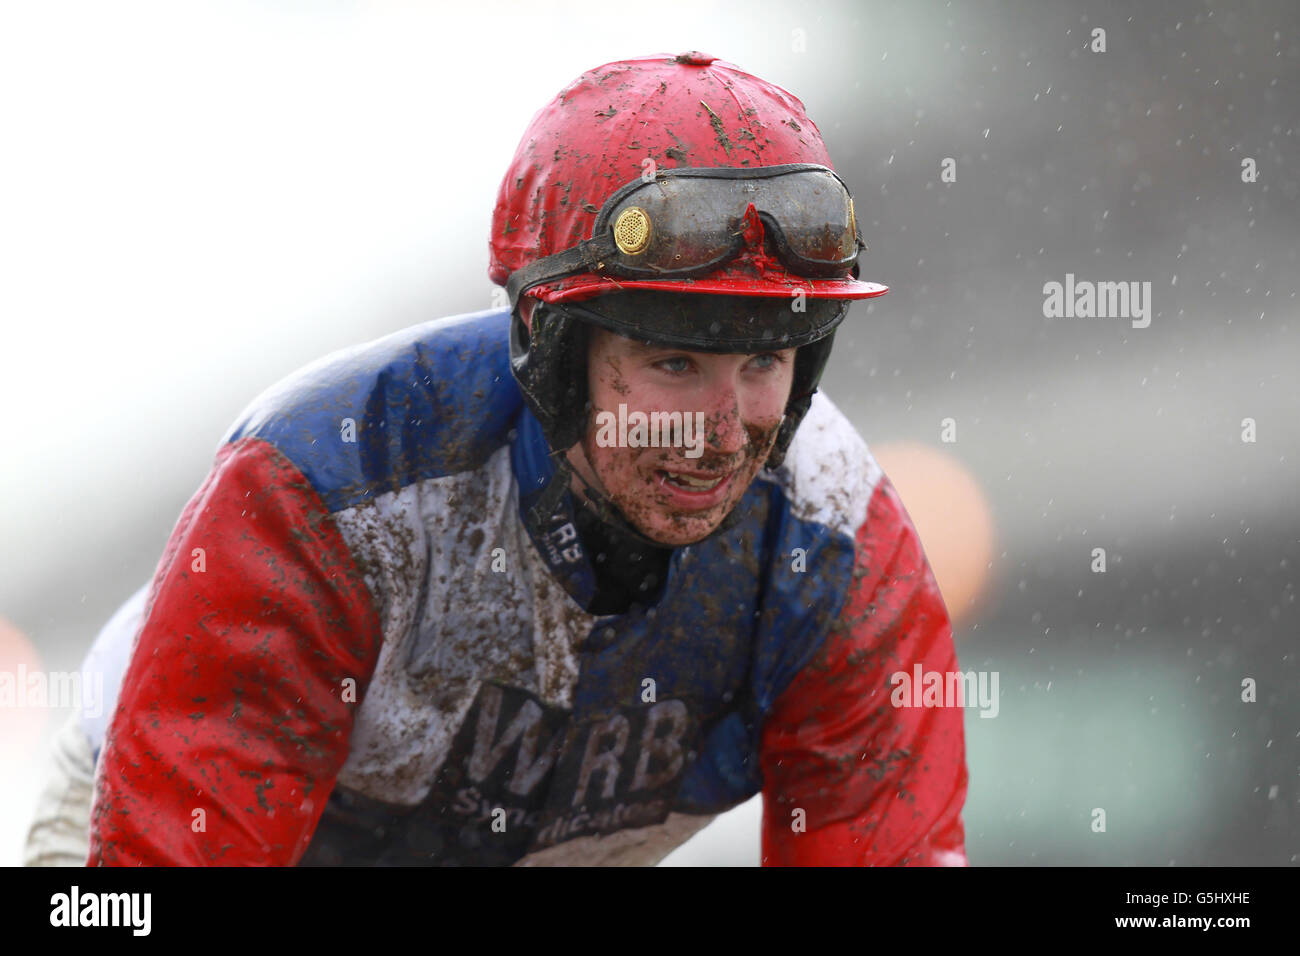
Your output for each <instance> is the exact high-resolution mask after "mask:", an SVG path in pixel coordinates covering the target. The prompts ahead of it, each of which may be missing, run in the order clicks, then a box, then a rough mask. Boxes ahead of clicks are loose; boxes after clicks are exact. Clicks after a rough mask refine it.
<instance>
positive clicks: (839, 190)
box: [506, 163, 866, 303]
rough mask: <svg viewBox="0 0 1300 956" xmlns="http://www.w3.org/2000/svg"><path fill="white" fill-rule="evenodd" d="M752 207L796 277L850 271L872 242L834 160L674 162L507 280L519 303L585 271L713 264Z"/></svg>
mask: <svg viewBox="0 0 1300 956" xmlns="http://www.w3.org/2000/svg"><path fill="white" fill-rule="evenodd" d="M751 206H752V207H753V209H754V211H755V212H756V213H757V217H758V219H759V220H760V221H761V222H762V224H763V228H764V234H765V235H767V236H770V237H771V239H772V244H773V246H774V247H775V250H776V254H777V258H779V259H780V260H781V262H782V264H783V265H784V266H785V267H786V269H788V270H789V271H790V272H793V273H794V274H796V275H800V276H805V277H809V278H823V279H830V278H843V277H846V276H848V275H850V274H852V271H853V268H854V266H855V265H856V263H857V258H858V253H859V252H860V251H861V250H862V249H865V248H866V246H865V244H864V243H863V242H862V240H861V238H860V237H859V236H858V226H857V220H856V218H855V217H854V212H853V197H852V196H851V195H849V190H848V187H847V186H846V185H845V184H844V181H843V180H842V179H840V177H839V176H837V175H836V174H835V172H834V171H833V170H831V169H828V168H827V167H825V166H819V165H816V164H814V163H788V164H786V165H782V166H759V167H754V168H748V167H731V166H723V167H716V168H714V167H709V168H699V167H688V168H684V169H664V170H658V171H656V173H655V176H654V178H653V179H652V180H648V181H643V180H640V179H637V180H634V181H632V182H630V183H628V184H626V185H625V186H622V187H620V188H619V189H618V190H617V191H616V192H614V193H613V194H612V195H611V196H610V197H609V198H608V199H607V200H606V201H605V204H604V205H603V206H602V207H601V209H600V212H599V213H598V214H597V216H596V222H595V225H594V226H593V227H592V233H591V235H592V238H590V239H584V240H582V241H581V242H579V243H578V244H577V245H576V246H574V247H573V248H571V249H566V250H565V251H564V252H558V253H555V254H554V255H550V256H546V257H545V258H543V259H539V260H537V261H536V262H533V263H530V264H529V265H527V266H525V267H524V268H522V269H519V270H516V271H515V272H514V273H512V274H511V275H510V278H509V280H508V281H507V283H506V288H507V290H508V291H509V294H510V301H511V303H514V302H516V301H517V300H518V297H519V295H521V294H522V293H524V292H526V291H528V290H529V289H531V288H533V287H534V286H537V285H542V284H544V283H547V282H552V281H555V280H557V279H562V278H565V277H567V276H571V275H577V274H580V273H587V272H590V273H594V274H597V275H604V276H615V277H619V278H628V279H646V278H671V277H681V278H688V277H692V276H698V275H703V274H706V273H709V272H712V271H714V270H716V269H718V268H719V267H721V266H722V265H724V264H726V263H727V262H729V261H730V260H732V259H734V258H736V257H737V256H738V255H739V254H740V253H741V251H742V250H743V249H744V247H745V245H746V243H747V242H748V241H749V240H750V238H751V230H750V229H749V228H748V224H747V222H746V220H747V219H748V218H750V213H749V210H750V207H751Z"/></svg>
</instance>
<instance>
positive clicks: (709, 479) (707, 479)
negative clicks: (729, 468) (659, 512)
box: [659, 469, 732, 494]
mask: <svg viewBox="0 0 1300 956" xmlns="http://www.w3.org/2000/svg"><path fill="white" fill-rule="evenodd" d="M731 474H732V473H731V472H726V473H725V474H721V475H700V474H693V473H691V472H685V471H667V470H665V469H660V470H659V479H660V481H662V482H663V483H664V484H665V485H667V486H669V487H670V488H674V489H676V490H678V491H682V492H685V493H687V494H707V493H709V492H710V491H715V490H716V489H718V488H719V487H721V486H722V485H723V484H725V483H726V482H727V480H728V479H729V478H730V477H731Z"/></svg>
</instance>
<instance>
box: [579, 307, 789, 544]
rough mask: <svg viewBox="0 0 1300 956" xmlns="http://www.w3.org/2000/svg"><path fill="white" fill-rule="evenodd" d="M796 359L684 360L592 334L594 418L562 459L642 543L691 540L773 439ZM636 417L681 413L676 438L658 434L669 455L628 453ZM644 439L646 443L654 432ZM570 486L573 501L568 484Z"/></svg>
mask: <svg viewBox="0 0 1300 956" xmlns="http://www.w3.org/2000/svg"><path fill="white" fill-rule="evenodd" d="M794 356H795V350H794V349H783V350H781V351H778V352H761V353H755V354H751V355H737V354H725V355H720V354H716V353H711V352H688V351H685V350H683V349H679V348H671V347H665V346H659V345H649V344H646V343H643V342H639V341H636V340H633V339H628V338H624V337H622V336H620V335H615V334H614V333H612V332H607V331H605V330H603V329H599V328H594V327H593V328H592V329H591V335H590V345H589V347H588V359H587V362H588V364H587V378H588V389H589V395H590V399H591V404H592V417H591V419H590V420H589V421H588V425H587V437H586V438H585V439H584V440H583V442H582V443H581V444H580V445H575V446H574V447H573V448H571V449H569V452H568V458H569V461H570V462H572V463H573V466H574V468H575V470H577V471H578V472H579V473H580V474H582V475H583V476H584V477H586V479H587V480H588V481H589V482H591V484H593V485H594V486H595V487H596V488H597V489H599V490H601V491H603V492H604V494H605V495H607V496H608V497H609V498H610V499H611V500H612V501H613V502H614V504H616V505H617V506H618V507H619V509H620V510H621V511H622V512H623V514H624V515H626V516H627V517H628V519H629V520H630V521H631V522H632V523H633V524H634V525H635V526H636V527H637V529H638V530H639V531H640V532H641V533H642V534H644V535H645V536H646V537H648V538H651V539H653V540H655V541H659V542H661V543H663V544H665V545H670V546H673V547H679V546H681V545H685V544H690V543H692V542H694V541H699V540H700V539H701V538H703V537H705V536H706V535H708V534H709V533H710V532H711V531H713V530H714V529H715V528H716V527H717V526H718V525H719V524H721V523H722V520H723V519H724V518H725V517H726V516H727V514H728V513H729V512H730V511H731V509H732V508H734V507H735V506H736V504H737V503H738V502H739V501H740V499H741V497H742V496H743V495H744V493H745V490H746V489H747V488H748V487H749V484H750V482H751V481H753V479H754V476H755V475H756V474H757V473H758V470H759V469H760V468H761V467H762V466H763V462H764V461H765V460H766V458H767V455H768V452H769V451H770V450H771V448H772V443H773V442H774V441H776V435H777V430H778V428H779V427H780V425H781V419H782V417H783V415H784V412H785V406H786V401H787V399H788V398H789V395H790V384H791V382H792V381H793V379H794ZM620 404H621V405H623V406H624V407H625V410H624V414H623V421H624V422H626V426H625V428H623V429H620V427H619V405H620ZM637 412H640V413H642V414H643V415H644V416H645V419H646V420H648V423H649V424H651V425H653V423H654V421H655V420H656V418H658V420H659V421H661V422H662V421H663V420H664V419H663V416H662V415H661V416H655V415H654V414H653V413H655V412H659V413H672V412H677V413H680V418H681V421H682V427H681V429H680V430H678V431H670V430H669V429H668V428H664V429H662V430H661V431H660V432H659V434H660V436H661V438H663V437H667V436H672V437H673V439H674V440H675V441H676V445H675V447H662V446H663V445H664V444H666V443H667V442H666V441H661V442H660V445H661V447H647V443H646V442H645V441H641V442H639V444H640V447H630V446H632V445H634V444H637V443H638V442H637V439H638V437H639V436H638V435H637V430H636V423H637V416H636V415H635V414H634V413H637ZM602 413H604V414H603V415H602ZM699 424H702V425H703V428H702V429H700V430H699V432H700V433H699V434H697V433H696V427H697V425H699ZM643 434H645V436H646V438H647V439H648V438H649V437H650V435H652V434H654V432H653V430H652V429H650V428H648V429H647V430H646V432H644V433H643ZM624 436H626V439H627V440H626V441H622V439H623V438H624ZM611 439H613V440H611ZM573 488H574V492H575V494H577V495H579V496H581V494H582V485H581V483H580V482H579V481H578V480H577V478H576V477H575V479H574V482H573Z"/></svg>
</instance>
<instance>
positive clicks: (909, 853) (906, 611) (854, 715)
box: [761, 477, 967, 866]
mask: <svg viewBox="0 0 1300 956" xmlns="http://www.w3.org/2000/svg"><path fill="white" fill-rule="evenodd" d="M855 550H856V557H855V568H854V573H853V580H852V583H851V585H850V591H849V595H848V599H847V601H846V602H845V606H844V610H843V612H842V613H841V615H840V617H839V620H838V621H837V622H836V623H835V625H833V626H832V627H831V629H830V633H829V634H828V635H827V637H826V639H825V642H824V643H823V645H822V647H821V648H820V649H819V650H818V652H817V654H816V655H814V657H813V659H812V661H811V662H810V663H809V664H808V665H807V666H805V667H804V668H803V669H802V670H801V671H800V672H799V673H798V674H797V675H796V676H795V678H794V680H793V681H792V682H791V683H790V686H789V687H788V688H786V690H785V692H784V693H783V694H782V695H781V696H780V698H778V700H777V701H776V703H775V705H774V708H773V711H772V713H771V714H770V715H769V717H768V720H767V721H766V723H765V724H764V727H763V737H762V756H761V761H762V768H763V779H764V788H763V865H764V866H799V865H804V866H895V865H912V866H916V865H921V866H925V865H956V866H963V865H966V864H967V860H966V851H965V846H964V843H965V837H964V833H963V830H962V822H961V809H962V805H963V804H964V803H965V800H966V779H967V778H966V757H965V739H964V729H963V727H964V725H963V711H962V708H961V707H895V706H893V705H892V703H891V694H892V693H893V692H894V690H895V687H894V686H893V685H891V683H890V678H891V676H892V675H893V674H895V673H896V672H899V671H903V672H906V673H908V674H909V675H910V674H912V673H913V667H914V665H915V664H916V663H917V662H920V663H921V665H922V667H923V670H924V671H925V672H929V671H940V672H943V673H944V674H947V673H949V672H953V671H956V670H957V656H956V651H955V648H954V646H953V640H952V626H951V624H950V623H949V619H948V612H947V610H946V608H945V607H944V604H943V599H942V598H941V597H940V594H939V589H938V586H937V585H936V584H935V581H934V576H933V574H932V573H931V571H930V567H929V564H928V562H927V561H926V559H925V554H924V552H923V551H922V550H921V543H920V540H919V539H918V537H917V534H916V529H915V528H914V527H913V526H912V522H911V519H910V518H909V517H908V516H907V512H906V510H905V509H904V508H903V504H902V502H901V501H900V500H899V498H898V494H897V492H896V491H895V490H894V488H893V486H892V485H891V484H890V482H889V479H888V478H887V477H882V479H881V480H880V482H879V484H878V485H877V486H876V489H875V492H874V494H873V496H872V499H871V503H870V507H869V509H868V514H867V519H866V521H865V522H864V523H863V525H862V527H861V528H859V530H858V533H857V540H856V543H855ZM796 810H803V811H804V813H803V816H802V824H803V827H804V828H805V829H804V830H803V831H802V832H799V828H798V826H797V824H798V822H799V821H800V816H799V815H798V814H796V813H795V812H794V811H796Z"/></svg>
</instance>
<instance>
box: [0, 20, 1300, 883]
mask: <svg viewBox="0 0 1300 956" xmlns="http://www.w3.org/2000/svg"><path fill="white" fill-rule="evenodd" d="M1298 26H1300V7H1297V6H1296V4H1295V3H1293V2H1289V0H1287V2H1277V3H1249V2H1240V0H1232V2H1227V0H1216V2H1182V3H1173V2H1142V3H1116V2H1077V3H1065V2H1041V0H1040V2H1019V3H1017V2H1009V3H1000V4H996V5H994V4H983V3H971V4H958V3H952V4H943V3H926V2H918V3H908V4H898V3H889V4H886V3H869V2H836V0H821V2H818V3H816V4H806V3H795V2H755V0H747V2H736V3H722V2H709V0H691V2H689V3H665V2H660V3H655V4H653V5H648V6H643V5H641V4H626V5H611V4H608V3H596V2H582V3H576V2H574V3H556V2H540V0H539V2H533V3H529V4H527V5H523V4H519V5H515V4H504V3H499V2H493V0H478V2H476V3H473V4H469V5H465V6H464V7H462V8H459V9H450V8H448V7H447V6H446V5H444V4H440V3H434V2H428V3H416V2H396V0H389V2H383V0H371V2H367V0H333V2H331V0H311V2H308V0H301V2H293V0H263V2H253V0H221V2H219V3H218V2H212V3H204V2H194V0H157V2H144V0H119V2H117V3H114V4H102V3H97V2H93V0H81V2H71V0H43V2H42V3H39V4H5V5H3V7H0V129H3V135H4V142H5V146H4V148H3V150H0V256H2V258H0V262H2V263H3V266H2V267H0V322H2V323H3V338H0V343H2V344H0V399H2V400H3V403H2V405H0V407H3V408H4V409H5V411H6V414H5V417H4V439H5V440H4V441H3V442H0V462H2V467H0V491H2V493H0V543H2V544H3V547H2V548H0V619H2V620H0V671H9V672H11V673H14V672H16V671H17V668H18V667H19V666H20V665H21V666H23V667H25V668H26V669H27V670H28V671H31V670H36V669H38V668H43V669H45V670H47V671H59V670H74V669H76V668H77V667H78V666H79V664H80V661H81V659H82V656H83V655H84V653H85V651H86V650H87V648H88V647H89V645H90V642H91V640H92V639H93V637H94V635H95V633H96V632H97V631H98V629H99V627H100V626H101V625H102V624H103V622H104V621H105V620H106V619H107V618H108V617H109V615H110V614H111V613H112V612H113V611H114V610H115V609H116V608H117V606H118V604H119V603H120V602H121V601H123V600H124V599H125V598H126V597H127V596H128V595H129V594H130V593H131V592H132V591H133V590H134V589H135V588H136V587H138V586H139V585H140V584H141V583H143V582H144V581H146V580H147V579H148V577H149V576H150V575H151V574H152V572H153V570H154V567H155V565H156V563H157V561H158V559H159V557H160V555H161V553H162V549H163V546H164V544H165V543H166V541H167V538H168V535H169V533H170V531H171V528H172V526H173V523H174V522H175V520H176V518H177V517H178V516H179V514H180V512H181V509H182V508H183V507H184V505H185V503H186V501H187V500H188V499H189V497H190V495H191V494H193V492H194V491H195V490H196V489H197V488H198V486H199V484H200V483H201V481H202V480H203V478H204V476H205V475H206V473H207V470H208V467H209V464H210V461H211V458H212V455H213V452H214V450H215V448H216V444H217V442H218V440H219V439H220V438H221V436H222V434H223V433H224V431H225V430H226V428H227V427H228V426H229V424H230V423H231V422H232V421H233V419H234V418H235V416H236V415H237V414H238V413H239V411H240V410H241V409H242V408H243V407H244V405H245V404H246V403H247V402H248V401H249V400H250V399H251V398H252V397H253V396H255V395H256V394H257V393H258V392H260V391H261V390H262V389H263V388H265V387H266V386H268V385H270V384H272V383H273V382H275V381H276V380H278V379H279V378H281V377H282V376H284V375H286V374H288V373H289V372H291V371H293V370H294V369H295V368H297V367H299V366H301V365H303V364H305V363H307V362H309V361H311V360H312V359H314V358H316V357H318V356H320V355H322V354H324V353H326V352H328V351H331V350H333V349H337V348H341V347H343V346H346V345H349V344H352V343H357V342H362V341H366V340H368V339H371V338H375V337H377V336H380V335H384V334H386V333H388V332H391V331H393V330H396V329H399V328H402V327H403V326H406V325H409V324H412V323H416V322H421V321H425V320H427V319H431V318H436V317H439V316H443V315H453V314H457V313H461V312H468V311H477V310H480V309H485V308H489V307H491V306H493V304H494V303H493V299H492V293H493V287H492V285H491V284H490V282H489V280H488V278H487V274H486V270H487V233H488V223H489V219H490V216H491V210H492V205H493V202H494V200H495V194H496V189H497V186H498V183H499V178H500V176H501V175H502V174H503V173H504V170H505V167H506V165H507V163H508V162H509V160H510V158H511V156H512V154H513V152H514V149H515V147H516V145H517V142H518V139H519V136H520V135H521V133H522V131H523V129H524V127H525V125H526V124H527V122H528V120H529V119H530V118H531V116H532V114H533V113H534V112H535V111H536V110H537V109H538V108H540V107H541V106H542V105H543V104H544V103H545V102H546V101H547V100H548V99H549V98H550V97H551V96H553V95H554V94H555V93H556V92H557V91H558V90H559V89H560V88H561V87H563V86H564V85H566V84H567V83H568V82H569V81H570V80H572V79H573V78H574V77H576V76H577V75H578V74H579V73H581V72H582V71H584V70H586V69H588V68H591V67H594V66H596V65H598V64H601V63H604V62H608V61H610V60H615V59H620V58H624V57H628V56H638V55H643V54H647V53H656V52H665V53H679V52H683V51H686V50H690V49H698V50H703V51H706V52H708V53H711V54H714V55H716V56H719V57H721V58H723V59H725V60H729V61H731V62H733V63H736V64H738V65H739V66H741V67H742V68H744V69H746V70H748V71H750V72H753V73H755V74H757V75H759V76H761V77H763V78H765V79H768V80H770V81H772V82H774V83H777V84H778V85H780V86H783V87H785V88H786V89H788V90H790V91H791V92H792V93H794V94H795V95H796V96H798V97H800V98H801V99H802V100H803V101H804V103H805V105H806V106H807V108H808V112H809V115H811V116H812V117H813V118H814V119H815V120H816V122H817V124H818V126H819V127H820V128H821V131H822V133H823V135H824V137H825V139H826V142H827V145H828V147H829V149H830V152H831V155H832V157H834V159H835V163H836V168H837V169H838V171H839V172H840V173H841V175H842V176H843V177H844V178H845V180H846V181H847V182H848V183H849V185H850V188H852V189H853V190H854V193H855V196H856V203H857V209H858V218H859V222H860V223H861V226H862V230H863V232H864V235H865V238H866V240H867V243H868V245H869V247H870V249H869V252H868V253H866V255H865V256H864V259H863V278H866V279H872V280H876V281H880V282H884V283H885V284H887V285H889V286H890V287H891V289H892V291H891V292H890V294H889V295H887V296H885V297H883V298H881V299H877V300H874V301H872V302H871V303H870V304H868V303H858V304H856V305H855V306H854V311H853V312H852V313H851V314H850V317H849V319H848V320H847V321H846V323H845V325H844V327H843V329H842V331H841V332H840V333H839V336H838V338H837V344H836V350H835V355H834V357H833V358H832V360H831V365H830V368H829V371H828V373H827V376H826V379H825V384H824V389H825V390H826V391H827V393H828V394H829V395H830V396H831V397H832V398H833V399H834V400H835V401H836V402H837V403H838V404H839V405H840V407H841V408H842V409H843V410H844V411H845V413H846V414H847V415H848V416H849V417H850V419H852V421H853V422H854V423H855V424H856V426H857V427H858V429H859V431H860V432H861V433H862V434H863V436H864V437H865V438H866V439H867V441H868V443H869V444H870V445H871V447H872V448H873V450H875V452H876V454H877V457H878V458H879V460H880V461H881V464H882V465H883V466H884V468H885V470H886V472H887V473H888V474H889V475H890V476H891V477H892V478H893V480H894V482H895V484H896V485H897V486H898V488H899V490H900V493H901V494H902V496H903V499H904V501H905V503H906V504H907V506H908V508H909V511H910V512H911V514H912V516H913V519H914V521H915V523H916V524H917V526H918V529H919V530H920V532H921V535H922V540H923V541H924V543H925V547H926V551H927V553H928V554H929V556H930V558H931V560H932V563H933V565H934V567H935V570H936V573H937V575H938V577H939V579H940V583H941V586H942V587H943V590H944V594H945V598H946V600H947V602H948V605H949V608H950V611H951V613H952V616H953V617H954V620H955V634H956V639H957V647H958V654H959V656H960V660H961V664H962V667H963V668H965V669H978V670H991V671H997V672H998V673H999V675H1000V691H1001V701H1000V708H999V712H998V715H997V717H996V718H995V719H981V718H980V717H979V712H978V711H977V710H974V709H971V710H968V711H967V720H966V727H967V744H968V763H969V767H970V775H971V777H970V793H969V799H968V801H967V805H966V809H965V813H964V819H965V823H966V829H967V851H968V854H969V857H970V860H971V862H972V863H973V864H977V865H1060V864H1117V865H1136V864H1144V865H1178V866H1182V865H1204V864H1226V865H1240V864H1269V865H1294V864H1295V863H1296V862H1297V861H1300V736H1298V735H1300V669H1298V668H1297V644H1298V643H1300V609H1298V608H1297V602H1296V581H1297V574H1296V570H1297V565H1298V564H1300V421H1298V420H1297V411H1298V410H1300V384H1298V382H1300V328H1298V327H1297V326H1298V325H1300V299H1298V298H1297V288H1298V284H1300V279H1298V278H1297V276H1300V203H1298V202H1297V198H1298V193H1300V164H1298V163H1297V149H1298V147H1300V135H1298V133H1297V125H1298V123H1300V106H1298V105H1297V104H1300V31H1298V30H1297V27H1298ZM1096 28H1101V29H1103V30H1104V31H1105V44H1106V48H1105V52H1094V51H1093V50H1092V49H1091V47H1092V45H1093V43H1094V39H1093V30H1094V29H1096ZM946 159H951V160H953V161H954V163H955V165H953V166H952V168H954V169H955V174H956V176H955V181H952V182H945V181H943V179H941V173H942V172H943V164H944V161H945V160H946ZM1244 159H1251V160H1253V164H1254V167H1255V169H1256V181H1254V182H1243V177H1242V169H1243V167H1242V161H1243V160H1244ZM1067 274H1073V275H1074V276H1075V277H1076V278H1077V279H1079V280H1089V281H1123V282H1129V281H1136V282H1150V283H1151V295H1152V308H1151V323H1150V326H1149V327H1148V328H1144V329H1142V328H1133V327H1132V324H1131V322H1130V321H1129V320H1128V319H1123V318H1105V319H1101V318H1092V319H1085V318H1046V317H1044V314H1043V312H1044V310H1043V303H1044V292H1043V286H1044V284H1045V283H1047V282H1052V281H1056V282H1065V281H1066V275H1067ZM1247 418H1250V419H1253V421H1254V423H1255V441H1253V442H1250V441H1243V424H1242V423H1243V419H1247ZM945 419H952V422H953V426H952V427H953V428H954V429H955V437H956V440H955V441H944V440H943V438H944V437H945V436H944V433H943V428H944V425H943V422H944V420H945ZM948 437H952V436H951V434H950V435H949V436H948ZM1099 547H1100V548H1104V549H1105V552H1106V562H1107V564H1106V571H1105V573H1096V572H1094V571H1093V570H1092V568H1093V566H1094V557H1093V549H1094V548H1099ZM1246 678H1253V679H1254V680H1255V681H1256V682H1257V687H1258V690H1257V700H1256V701H1255V702H1253V703H1245V702H1243V701H1242V699H1241V697H1242V690H1241V688H1242V681H1243V680H1244V679H1246ZM68 713H70V711H58V710H33V709H31V708H27V709H16V708H12V707H11V708H7V709H4V708H0V864H15V863H17V862H19V860H20V848H21V845H22V842H23V838H24V834H25V831H26V827H27V823H28V819H29V814H30V812H31V808H32V805H33V802H34V800H35V797H36V794H37V790H38V787H39V785H40V783H41V780H42V778H43V776H44V773H45V763H46V760H47V756H46V752H47V749H48V742H49V738H50V736H51V734H52V733H53V731H54V730H55V729H56V727H57V726H58V725H59V724H60V723H62V721H63V720H64V719H65V718H66V716H67V714H68ZM1094 808H1104V809H1105V811H1106V824H1107V827H1106V832H1104V833H1097V832H1093V830H1092V828H1091V823H1092V819H1093V817H1092V811H1093V809H1094ZM758 821H759V804H758V801H757V800H755V801H751V802H750V803H748V804H746V805H744V806H742V807H740V808H738V809H736V810H734V811H732V812H731V813H729V814H727V815H725V816H724V817H722V818H720V819H719V820H718V821H717V822H716V823H714V824H713V825H712V826H711V827H709V828H708V829H706V830H705V831H703V832H702V833H701V834H699V835H698V836H697V837H696V838H695V839H693V840H692V841H691V842H690V843H688V844H686V845H685V846H683V847H682V848H680V849H679V850H678V851H676V852H675V853H674V854H673V855H672V856H671V857H670V858H669V860H667V861H666V863H670V864H672V863H677V864H715V865H753V864H756V863H757V862H758V856H759V851H758Z"/></svg>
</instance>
